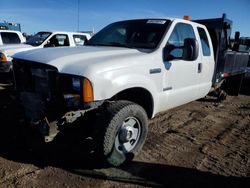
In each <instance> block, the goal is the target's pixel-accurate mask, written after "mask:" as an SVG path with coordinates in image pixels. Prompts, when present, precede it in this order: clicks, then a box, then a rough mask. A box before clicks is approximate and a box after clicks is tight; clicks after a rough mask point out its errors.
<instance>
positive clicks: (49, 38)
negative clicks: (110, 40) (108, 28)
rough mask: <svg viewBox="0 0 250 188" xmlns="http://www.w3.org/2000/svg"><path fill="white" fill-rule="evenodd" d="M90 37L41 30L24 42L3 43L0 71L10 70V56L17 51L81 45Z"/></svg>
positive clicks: (87, 35)
mask: <svg viewBox="0 0 250 188" xmlns="http://www.w3.org/2000/svg"><path fill="white" fill-rule="evenodd" d="M90 37H91V36H90V34H89V33H74V32H64V31H41V32H38V33H37V34H35V35H34V36H32V37H30V38H29V39H28V40H27V42H26V43H25V44H13V45H4V46H2V47H0V72H10V71H11V70H12V62H11V61H12V56H13V55H14V54H15V53H17V52H22V51H27V50H32V49H37V48H44V47H61V46H82V45H84V42H85V40H88V39H90Z"/></svg>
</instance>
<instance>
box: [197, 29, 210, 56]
mask: <svg viewBox="0 0 250 188" xmlns="http://www.w3.org/2000/svg"><path fill="white" fill-rule="evenodd" d="M197 29H198V33H199V36H200V40H201V47H202V53H203V55H204V56H210V55H211V49H210V46H209V42H208V37H207V34H206V31H205V30H204V29H203V28H201V27H198V28H197Z"/></svg>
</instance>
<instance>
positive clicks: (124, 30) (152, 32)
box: [86, 19, 170, 49]
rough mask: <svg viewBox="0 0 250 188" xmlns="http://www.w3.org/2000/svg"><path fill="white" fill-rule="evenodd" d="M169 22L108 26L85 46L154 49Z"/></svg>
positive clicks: (121, 23) (141, 22)
mask: <svg viewBox="0 0 250 188" xmlns="http://www.w3.org/2000/svg"><path fill="white" fill-rule="evenodd" d="M169 22H170V21H169V20H156V19H152V20H148V19H147V20H146V19H145V20H129V21H121V22H116V23H113V24H110V25H108V26H107V27H105V28H104V29H102V30H101V31H99V32H98V33H97V34H96V35H94V36H93V37H92V38H91V39H90V40H89V41H88V42H87V43H86V45H93V46H118V47H127V48H146V49H154V48H156V47H157V46H158V44H159V42H160V41H161V39H162V37H163V35H164V33H165V31H166V28H167V26H168V24H169Z"/></svg>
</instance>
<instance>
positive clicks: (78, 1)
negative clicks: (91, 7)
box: [77, 0, 80, 32]
mask: <svg viewBox="0 0 250 188" xmlns="http://www.w3.org/2000/svg"><path fill="white" fill-rule="evenodd" d="M79 6H80V0H77V31H78V32H79Z"/></svg>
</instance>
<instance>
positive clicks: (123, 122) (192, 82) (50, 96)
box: [13, 16, 248, 166]
mask: <svg viewBox="0 0 250 188" xmlns="http://www.w3.org/2000/svg"><path fill="white" fill-rule="evenodd" d="M198 22H200V23H203V24H200V23H198ZM205 25H206V26H205ZM231 25H232V23H231V21H230V20H227V19H226V18H225V16H223V17H222V18H218V19H208V20H197V21H195V22H191V21H187V20H183V19H173V18H163V19H140V20H127V21H120V22H116V23H113V24H110V25H108V26H107V27H105V28H104V29H102V30H101V31H100V32H98V33H97V34H96V35H94V36H93V37H92V38H91V39H90V40H89V41H88V42H87V43H86V44H85V45H86V46H85V47H82V48H80V47H76V48H53V49H52V48H51V49H37V50H33V51H32V52H22V53H18V54H16V55H15V56H14V60H13V70H14V76H15V84H16V89H17V91H18V93H19V94H20V98H21V101H22V104H23V106H24V110H25V114H26V117H27V118H28V119H29V120H30V122H31V124H33V125H34V126H35V127H39V130H40V132H41V133H42V134H43V135H44V136H45V137H44V138H45V141H46V142H49V141H52V140H53V139H54V137H55V135H56V134H57V133H58V132H59V130H60V127H62V126H65V124H70V123H72V122H74V121H75V120H76V119H77V118H78V117H81V116H82V115H84V114H85V113H87V112H88V111H92V112H96V118H95V121H96V122H95V123H94V121H93V124H91V125H90V126H92V127H93V129H95V131H97V132H98V133H97V134H96V137H95V138H96V142H97V147H98V148H99V149H97V152H99V153H101V155H102V156H103V157H104V159H105V160H106V161H107V162H108V163H110V164H112V165H116V166H117V165H120V164H122V163H123V162H125V161H127V160H131V159H132V158H133V157H134V155H136V154H138V152H139V151H140V149H141V148H142V146H143V144H144V142H145V139H146V135H147V132H148V118H153V117H154V116H155V114H157V113H159V112H161V111H164V110H167V109H170V108H174V107H176V106H179V105H182V104H185V103H188V102H191V101H193V100H196V99H199V98H202V97H204V96H206V95H207V94H208V93H209V92H211V91H214V92H215V93H216V94H217V95H218V98H219V99H224V98H225V95H224V93H225V92H228V93H230V94H233V95H238V93H239V89H240V86H241V81H242V78H243V76H244V74H245V67H246V65H247V61H248V54H247V53H241V52H237V51H233V50H231V49H229V45H228V43H229V40H228V39H229V37H230V35H229V33H230V29H231ZM224 26H226V27H227V29H223V28H224ZM94 109H95V110H94ZM94 124H95V125H94ZM83 126H84V125H83ZM83 149H84V148H83Z"/></svg>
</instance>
